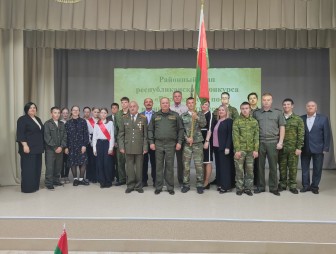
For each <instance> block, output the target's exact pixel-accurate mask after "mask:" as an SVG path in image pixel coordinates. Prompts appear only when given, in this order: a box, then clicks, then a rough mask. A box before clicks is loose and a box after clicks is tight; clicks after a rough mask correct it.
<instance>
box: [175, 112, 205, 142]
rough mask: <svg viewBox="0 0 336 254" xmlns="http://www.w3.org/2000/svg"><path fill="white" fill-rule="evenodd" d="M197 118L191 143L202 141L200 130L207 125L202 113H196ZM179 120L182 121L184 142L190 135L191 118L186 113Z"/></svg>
mask: <svg viewBox="0 0 336 254" xmlns="http://www.w3.org/2000/svg"><path fill="white" fill-rule="evenodd" d="M197 116H198V119H197V120H195V125H194V133H193V143H201V142H202V141H203V136H202V132H201V128H203V127H205V126H206V124H207V122H206V119H205V115H204V114H203V112H198V113H197ZM181 119H182V123H183V127H184V138H185V140H186V139H187V138H189V137H190V135H191V125H192V117H191V115H190V114H189V112H186V113H183V114H182V115H181Z"/></svg>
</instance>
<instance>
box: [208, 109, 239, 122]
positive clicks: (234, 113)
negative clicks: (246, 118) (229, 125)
mask: <svg viewBox="0 0 336 254" xmlns="http://www.w3.org/2000/svg"><path fill="white" fill-rule="evenodd" d="M228 109H229V114H230V118H231V119H232V120H233V121H234V120H236V119H237V118H238V117H239V114H238V110H237V109H236V108H235V107H232V106H231V105H229V106H228ZM213 115H214V117H215V119H217V116H218V108H216V109H215V110H214V112H213Z"/></svg>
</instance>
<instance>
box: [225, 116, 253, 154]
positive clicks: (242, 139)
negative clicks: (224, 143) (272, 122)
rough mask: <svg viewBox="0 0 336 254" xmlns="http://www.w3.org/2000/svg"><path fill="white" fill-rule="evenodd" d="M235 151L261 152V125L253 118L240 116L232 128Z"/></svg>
mask: <svg viewBox="0 0 336 254" xmlns="http://www.w3.org/2000/svg"><path fill="white" fill-rule="evenodd" d="M232 138H233V149H234V151H235V152H239V151H247V152H251V151H258V150H259V125H258V121H257V120H256V119H254V118H253V117H252V116H249V117H244V116H242V115H241V116H239V117H238V118H237V119H236V120H235V121H234V122H233V127H232Z"/></svg>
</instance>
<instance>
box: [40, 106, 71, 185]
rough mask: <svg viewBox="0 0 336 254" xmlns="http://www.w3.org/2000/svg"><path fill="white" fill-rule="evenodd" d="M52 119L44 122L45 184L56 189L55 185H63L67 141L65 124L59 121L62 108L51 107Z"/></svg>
mask: <svg viewBox="0 0 336 254" xmlns="http://www.w3.org/2000/svg"><path fill="white" fill-rule="evenodd" d="M50 113H51V119H49V120H48V121H46V122H45V123H44V143H45V162H46V172H45V186H46V187H47V189H48V190H54V189H55V188H54V186H60V185H62V184H61V183H60V175H61V170H62V167H63V150H64V148H65V147H66V145H67V144H66V143H67V133H66V131H65V125H64V123H63V122H62V121H59V118H60V115H61V110H60V109H59V108H58V107H52V108H51V109H50Z"/></svg>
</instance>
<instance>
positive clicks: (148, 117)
mask: <svg viewBox="0 0 336 254" xmlns="http://www.w3.org/2000/svg"><path fill="white" fill-rule="evenodd" d="M152 115H153V110H150V111H147V110H146V111H145V116H146V117H147V124H149V123H150V121H151V119H152Z"/></svg>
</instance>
